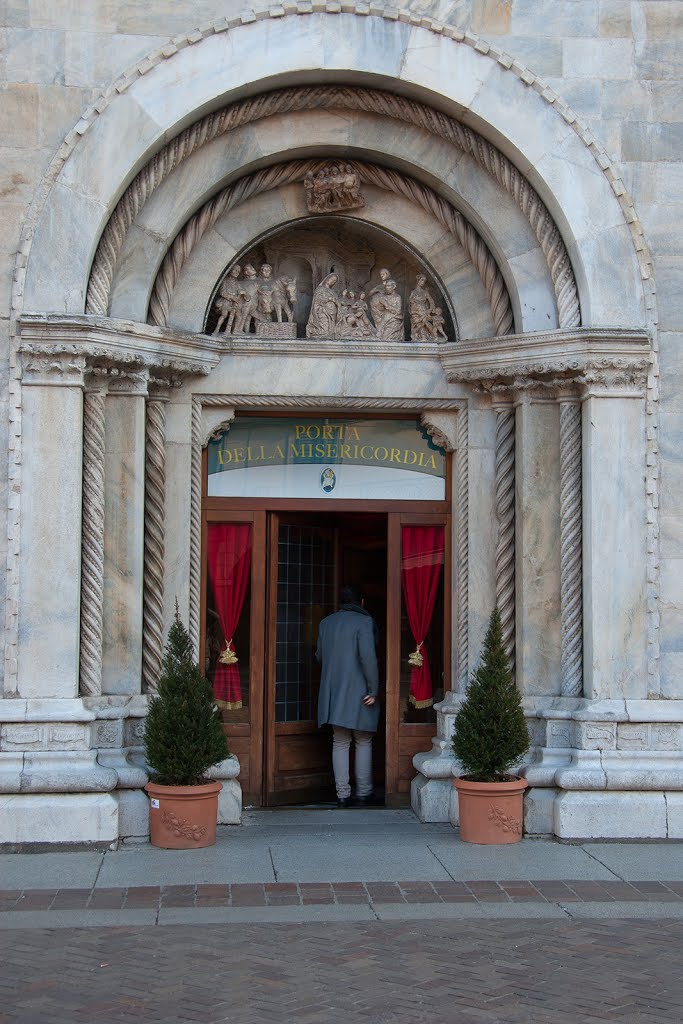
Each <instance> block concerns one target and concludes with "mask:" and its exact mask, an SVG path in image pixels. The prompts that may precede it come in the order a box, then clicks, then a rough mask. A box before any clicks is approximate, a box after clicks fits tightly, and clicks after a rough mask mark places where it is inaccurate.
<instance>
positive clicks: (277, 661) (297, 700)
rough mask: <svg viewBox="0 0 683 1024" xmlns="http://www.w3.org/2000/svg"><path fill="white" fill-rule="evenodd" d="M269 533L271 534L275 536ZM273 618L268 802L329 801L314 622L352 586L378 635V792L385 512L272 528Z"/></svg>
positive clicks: (305, 518)
mask: <svg viewBox="0 0 683 1024" xmlns="http://www.w3.org/2000/svg"><path fill="white" fill-rule="evenodd" d="M275 533H276V534H277V535H276V536H275ZM270 551H271V559H273V558H275V557H276V558H277V565H276V566H275V565H273V564H271V572H270V574H269V576H270V581H271V588H272V592H271V597H270V600H269V602H268V606H269V608H270V609H271V616H272V617H274V620H275V621H274V622H272V619H271V624H270V627H269V629H268V632H269V634H270V637H271V641H270V642H271V648H270V649H271V656H270V658H269V665H270V671H269V673H268V675H269V676H270V679H269V681H268V684H267V686H268V689H269V691H270V693H271V695H272V697H273V698H274V700H271V701H269V702H266V713H267V714H269V712H268V708H269V707H270V708H271V709H272V711H271V712H270V715H271V722H270V723H269V726H270V727H269V729H268V734H269V742H268V748H269V753H268V762H269V770H268V772H267V773H266V775H267V777H268V778H269V782H268V784H267V792H266V794H265V797H266V802H267V803H268V804H269V805H271V806H272V805H284V804H302V803H319V802H326V801H329V800H332V799H334V795H335V794H334V785H333V778H332V772H331V729H330V728H329V727H325V728H323V729H322V730H319V729H318V727H317V722H316V716H317V696H318V688H319V684H320V668H319V665H318V663H317V660H316V658H315V648H316V641H317V632H318V624H319V622H320V619H321V618H323V617H324V616H325V615H329V614H330V613H331V612H332V611H334V610H336V608H337V607H338V600H339V590H340V588H341V586H342V584H343V583H345V582H353V583H356V584H358V585H359V586H360V587H361V589H362V590H363V592H364V594H365V596H366V607H367V609H368V611H369V612H370V614H371V615H372V616H373V618H374V619H375V621H376V623H377V626H378V631H379V642H378V659H379V668H380V680H381V686H382V689H381V692H380V699H381V702H382V709H383V710H382V714H381V718H380V724H379V729H378V732H377V736H376V739H375V743H374V748H373V776H374V783H375V788H376V791H377V793H378V794H380V795H381V793H382V792H383V789H384V765H385V731H386V725H385V714H384V706H385V700H384V685H385V679H386V647H387V632H386V627H387V516H386V514H384V513H322V514H315V515H312V514H311V513H308V512H306V513H303V512H302V513H286V514H282V515H281V516H277V517H273V520H272V524H271V543H270Z"/></svg>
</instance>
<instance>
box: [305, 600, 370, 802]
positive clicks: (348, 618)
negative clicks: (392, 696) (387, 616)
mask: <svg viewBox="0 0 683 1024" xmlns="http://www.w3.org/2000/svg"><path fill="white" fill-rule="evenodd" d="M363 605H364V601H363V596H362V594H361V592H360V590H359V589H358V587H354V586H350V585H347V586H345V587H343V588H342V592H341V607H340V609H339V611H338V612H334V614H333V615H328V616H327V618H325V619H323V620H322V622H321V623H320V628H319V631H318V647H317V650H316V657H317V659H318V661H319V662H321V664H322V676H321V680H320V693H319V696H318V725H319V726H321V725H325V724H327V723H329V724H330V725H331V726H332V730H333V734H334V739H333V744H332V768H333V770H334V782H335V786H336V790H337V805H338V806H339V807H348V806H349V805H350V804H351V803H352V801H351V787H350V785H349V751H350V747H351V740H352V739H353V740H354V743H355V758H354V768H355V775H356V798H355V800H354V801H353V804H354V806H362V805H363V804H367V803H369V802H370V801H371V800H372V797H373V792H372V737H373V733H375V732H377V723H378V720H379V701H378V696H377V695H378V690H379V671H378V668H377V650H376V626H375V623H374V621H373V619H372V617H371V615H370V614H369V612H367V611H366V610H365V608H364V607H363Z"/></svg>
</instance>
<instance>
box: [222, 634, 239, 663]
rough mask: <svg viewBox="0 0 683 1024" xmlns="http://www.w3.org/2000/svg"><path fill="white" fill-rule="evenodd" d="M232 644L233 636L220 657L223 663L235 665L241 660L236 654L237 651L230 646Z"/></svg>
mask: <svg viewBox="0 0 683 1024" xmlns="http://www.w3.org/2000/svg"><path fill="white" fill-rule="evenodd" d="M231 644H232V637H230V639H229V640H228V642H227V643H226V645H225V650H224V651H223V653H222V654H221V656H220V657H219V659H218V660H219V661H220V663H221V665H234V664H235V663H236V662H237V661H239V659H238V657H237V655H236V654H235V652H234V651H233V649H232V647H231V646H230V645H231Z"/></svg>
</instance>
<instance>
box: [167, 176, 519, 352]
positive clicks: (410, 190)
mask: <svg viewBox="0 0 683 1024" xmlns="http://www.w3.org/2000/svg"><path fill="white" fill-rule="evenodd" d="M323 163H324V161H320V160H317V161H316V160H293V161H290V162H289V163H286V164H277V165H275V166H274V167H269V168H266V169H265V170H262V171H257V172H256V173H255V174H252V175H248V176H246V177H244V178H240V179H239V180H238V181H237V182H235V183H234V185H230V186H229V187H228V188H226V189H223V191H221V192H219V193H218V195H216V196H214V197H213V198H212V199H210V200H209V201H208V202H207V203H205V205H204V206H203V207H202V208H201V209H200V210H198V211H197V213H195V214H194V215H193V216H192V217H191V218H190V220H189V221H188V222H187V224H186V225H185V227H184V228H183V229H182V231H181V232H180V233H179V234H178V235H177V236H176V238H175V239H174V241H173V244H172V246H171V248H170V249H169V251H168V253H167V254H166V256H165V258H164V260H163V263H162V264H161V267H160V268H159V272H158V273H157V276H156V278H155V281H154V288H153V291H152V295H151V298H150V303H149V314H148V321H149V323H152V324H154V325H155V326H157V327H166V326H167V325H168V313H169V309H170V305H171V297H172V295H173V289H174V287H175V284H176V282H177V280H178V277H179V275H180V273H181V271H182V268H183V265H184V263H185V262H186V260H187V259H188V258H189V256H190V254H191V252H192V250H193V248H194V246H195V245H196V244H197V242H198V241H199V240H200V238H201V237H202V236H203V235H204V233H205V232H206V231H208V230H209V228H210V227H212V225H213V224H215V223H216V221H217V220H218V219H219V217H221V216H222V215H223V214H224V213H226V212H227V211H228V210H229V209H231V208H233V207H234V206H236V205H238V204H239V203H241V202H244V200H245V199H247V198H250V197H252V196H255V195H258V194H259V193H260V192H262V191H265V190H267V189H271V188H275V187H277V186H279V185H284V184H288V183H290V182H293V181H303V179H304V177H305V176H306V174H307V173H309V172H310V171H316V170H318V168H319V167H321V166H322V165H323ZM351 166H352V167H354V169H355V170H356V171H357V172H358V173H359V176H360V178H361V181H362V182H368V183H372V184H374V185H377V186H378V187H379V188H383V189H386V190H388V191H391V192H395V193H396V194H398V195H403V196H405V197H407V198H408V199H410V200H411V201H412V202H414V203H417V204H418V205H419V206H421V207H422V208H423V209H425V210H427V211H428V212H429V213H431V214H432V215H433V216H434V217H435V218H436V219H437V220H438V221H439V223H441V224H443V226H444V227H445V228H446V229H447V230H448V231H450V232H452V233H453V234H454V235H456V236H457V238H458V240H459V242H460V244H461V245H462V247H463V249H464V250H465V252H466V253H467V255H468V256H469V258H470V260H471V262H472V263H473V264H474V266H475V267H476V270H477V272H478V273H479V276H480V277H481V280H482V284H483V285H484V288H485V290H486V294H487V296H488V299H489V302H490V305H491V313H492V316H493V321H494V324H495V328H496V335H505V334H511V333H512V329H513V316H512V308H511V305H510V297H509V295H508V291H507V288H506V286H505V282H504V280H503V276H502V274H501V272H500V270H499V269H498V267H497V265H496V262H495V260H494V258H493V256H492V255H491V253H490V252H489V250H488V248H487V246H486V245H485V243H484V241H483V240H482V238H481V237H480V236H479V234H478V233H477V231H476V230H475V229H474V228H473V227H472V225H471V224H470V223H469V222H468V221H467V220H466V219H465V218H464V217H463V215H462V214H461V213H459V212H458V211H457V210H455V209H454V208H453V207H452V206H451V205H450V204H449V203H447V202H445V200H443V199H441V197H440V196H438V195H437V193H436V192H435V191H434V190H433V189H431V188H428V187H427V186H426V185H422V184H420V183H419V182H417V181H415V180H414V179H412V178H409V177H408V176H406V175H403V174H400V173H398V172H397V171H393V170H389V169H386V168H383V167H377V166H375V165H373V164H368V163H364V162H361V161H357V160H354V161H351Z"/></svg>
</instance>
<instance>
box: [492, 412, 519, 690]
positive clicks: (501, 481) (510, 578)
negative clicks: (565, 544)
mask: <svg viewBox="0 0 683 1024" xmlns="http://www.w3.org/2000/svg"><path fill="white" fill-rule="evenodd" d="M496 518H497V520H498V540H497V543H496V603H497V605H498V610H499V611H500V618H501V623H502V626H503V640H504V643H505V650H506V651H507V653H508V656H509V658H510V663H511V666H512V670H513V671H514V667H515V413H514V410H513V409H511V408H507V407H506V408H499V409H498V410H497V412H496Z"/></svg>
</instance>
